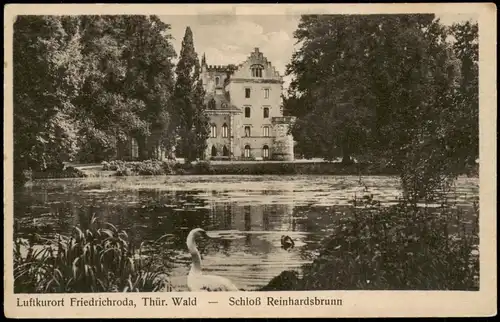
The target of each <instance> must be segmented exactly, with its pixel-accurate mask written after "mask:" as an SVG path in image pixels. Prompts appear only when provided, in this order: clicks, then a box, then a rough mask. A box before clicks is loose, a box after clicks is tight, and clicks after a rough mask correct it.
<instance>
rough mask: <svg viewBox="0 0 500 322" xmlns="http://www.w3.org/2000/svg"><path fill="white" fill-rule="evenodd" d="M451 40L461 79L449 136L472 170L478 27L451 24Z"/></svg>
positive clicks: (475, 136)
mask: <svg viewBox="0 0 500 322" xmlns="http://www.w3.org/2000/svg"><path fill="white" fill-rule="evenodd" d="M450 31H451V35H452V36H453V37H454V38H455V41H454V43H453V50H454V53H455V56H456V57H457V58H458V59H459V60H460V63H461V66H460V71H461V75H460V76H461V77H460V85H459V90H458V93H457V95H456V97H455V98H456V105H457V106H458V110H459V112H460V113H457V115H458V117H457V118H455V120H454V122H455V128H456V129H459V132H457V133H454V134H451V135H454V136H455V138H456V140H455V143H456V145H457V146H456V149H457V150H458V151H457V152H458V153H459V154H460V155H461V156H460V158H461V159H464V160H465V164H466V166H468V167H470V166H474V164H475V161H476V159H477V158H478V157H479V65H478V59H479V39H478V24H477V22H476V23H472V22H470V21H466V22H463V23H456V24H453V25H452V26H451V28H450Z"/></svg>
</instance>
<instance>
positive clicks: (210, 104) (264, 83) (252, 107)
mask: <svg viewBox="0 0 500 322" xmlns="http://www.w3.org/2000/svg"><path fill="white" fill-rule="evenodd" d="M201 68H202V74H201V78H202V81H203V86H204V89H205V91H206V98H205V104H207V114H208V115H209V117H210V126H211V131H210V137H209V139H208V142H207V143H208V144H207V150H206V153H205V158H206V159H212V160H213V159H221V160H261V159H263V160H293V138H292V137H291V136H290V135H288V134H287V131H288V128H289V126H290V125H291V123H292V122H293V121H294V119H293V118H292V117H284V116H283V112H282V101H281V92H282V88H283V79H282V77H281V76H280V75H279V73H278V72H277V71H276V69H275V68H274V67H273V66H272V64H271V62H269V61H268V60H267V58H266V57H264V55H263V54H262V53H261V52H260V51H259V49H258V48H255V50H254V52H252V53H251V54H250V56H249V57H248V59H247V60H246V61H244V62H243V63H241V64H239V65H238V66H235V65H227V66H212V65H207V63H206V58H205V56H203V59H202V64H201Z"/></svg>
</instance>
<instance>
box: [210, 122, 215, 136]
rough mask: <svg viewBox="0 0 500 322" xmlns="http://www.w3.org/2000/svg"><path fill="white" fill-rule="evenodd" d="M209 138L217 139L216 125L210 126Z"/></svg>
mask: <svg viewBox="0 0 500 322" xmlns="http://www.w3.org/2000/svg"><path fill="white" fill-rule="evenodd" d="M210 137H212V138H216V137H217V125H215V124H212V125H211V126H210Z"/></svg>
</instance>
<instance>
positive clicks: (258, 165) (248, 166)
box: [103, 160, 396, 176]
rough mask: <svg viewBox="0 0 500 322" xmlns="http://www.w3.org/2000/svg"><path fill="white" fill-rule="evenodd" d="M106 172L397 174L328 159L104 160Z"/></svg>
mask: <svg viewBox="0 0 500 322" xmlns="http://www.w3.org/2000/svg"><path fill="white" fill-rule="evenodd" d="M103 170H104V171H109V170H111V171H116V173H115V175H117V176H133V175H171V174H176V175H266V174H267V175H277V174H278V175H279V174H283V175H293V174H323V175H358V174H364V175H370V174H371V175H383V174H385V175H393V174H396V172H395V171H394V169H391V168H389V167H382V166H380V165H372V164H349V165H346V164H342V163H328V162H255V163H237V162H234V163H233V162H227V163H217V164H213V163H210V162H209V161H199V162H193V163H185V164H180V163H176V162H173V161H154V160H148V161H141V162H124V161H111V162H109V163H108V162H106V163H103Z"/></svg>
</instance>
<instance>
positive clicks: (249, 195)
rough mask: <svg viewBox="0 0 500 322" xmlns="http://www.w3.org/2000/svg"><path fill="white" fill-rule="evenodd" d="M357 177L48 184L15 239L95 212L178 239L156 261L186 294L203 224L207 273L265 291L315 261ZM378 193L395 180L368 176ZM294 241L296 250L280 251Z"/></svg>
mask: <svg viewBox="0 0 500 322" xmlns="http://www.w3.org/2000/svg"><path fill="white" fill-rule="evenodd" d="M357 180H358V178H357V177H345V176H343V177H321V176H295V177H286V176H283V177H269V176H245V177H243V176H233V177H232V176H217V177H215V176H211V177H203V176H201V177H189V176H183V177H129V178H110V179H102V178H100V179H99V180H97V179H92V178H89V179H71V180H42V181H38V182H35V184H33V185H32V186H30V187H27V188H26V189H24V190H22V191H17V192H16V194H15V200H14V201H15V205H14V207H15V209H14V213H15V232H16V234H18V235H24V236H25V237H26V236H29V235H30V234H32V233H33V232H37V233H39V234H42V235H51V234H54V233H56V232H59V233H69V232H70V231H71V229H72V227H74V226H75V225H84V224H85V223H86V222H87V221H88V218H90V217H91V216H92V215H93V214H96V215H97V216H98V218H99V219H100V220H101V221H109V222H111V223H113V224H115V225H117V226H118V227H119V228H121V229H127V231H128V233H129V235H130V236H131V238H133V240H134V241H135V242H136V243H138V244H139V243H141V242H142V241H146V240H156V239H158V238H159V237H161V236H163V235H165V234H170V237H169V238H167V239H166V240H165V241H164V242H162V244H161V245H160V246H159V248H157V249H155V250H154V252H153V254H152V255H153V256H155V257H158V258H159V260H160V261H161V262H162V263H164V264H163V265H165V266H166V267H169V272H170V274H171V280H172V281H173V282H174V284H175V286H176V287H177V288H178V289H180V290H185V289H186V280H185V276H186V274H187V272H188V269H189V264H190V256H189V254H188V253H187V250H186V246H185V239H186V237H187V234H188V233H189V231H190V230H191V229H193V228H196V227H203V228H205V229H206V230H207V231H209V232H210V234H212V235H213V236H214V237H217V238H215V239H213V240H212V241H211V242H210V243H209V244H204V245H200V251H201V254H202V260H203V268H204V270H205V271H207V273H209V272H212V273H216V274H219V275H222V276H225V277H228V278H230V279H231V280H232V281H233V282H234V283H235V284H236V285H238V286H239V287H240V288H243V289H255V288H258V287H261V286H263V285H265V284H266V283H267V282H268V281H269V280H270V279H271V278H272V277H274V276H276V275H278V274H279V273H280V272H281V271H282V270H285V269H294V268H298V267H300V266H301V265H302V264H304V263H307V262H310V261H311V259H312V258H313V257H314V256H315V254H316V250H317V249H318V245H319V242H320V240H321V239H322V238H323V237H324V235H325V234H327V233H328V232H329V231H331V229H332V228H333V227H334V226H335V225H336V223H337V222H338V219H339V218H340V217H342V216H348V215H349V209H350V208H349V207H348V203H347V201H348V200H350V199H352V198H353V197H354V195H357V196H360V195H362V193H363V192H362V190H363V189H364V187H360V186H359V184H358V183H357ZM365 182H366V183H367V185H368V186H369V187H371V190H370V193H372V194H374V197H375V198H376V199H377V200H381V201H382V202H383V203H384V204H391V203H394V202H395V201H396V198H397V197H398V195H399V191H398V189H397V187H398V184H397V179H395V178H391V177H367V178H366V179H365ZM477 196H478V183H477V179H476V180H474V179H469V178H464V179H461V181H459V182H458V183H457V189H456V193H455V194H454V196H453V198H455V201H457V203H458V205H459V206H470V205H471V204H472V201H473V200H476V199H477ZM284 234H286V235H289V236H290V237H291V238H292V239H293V240H294V242H295V247H294V248H293V249H290V250H288V251H286V250H284V249H282V248H281V236H282V235H284Z"/></svg>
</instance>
